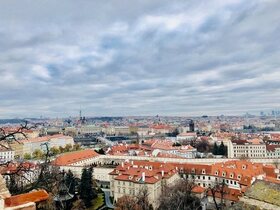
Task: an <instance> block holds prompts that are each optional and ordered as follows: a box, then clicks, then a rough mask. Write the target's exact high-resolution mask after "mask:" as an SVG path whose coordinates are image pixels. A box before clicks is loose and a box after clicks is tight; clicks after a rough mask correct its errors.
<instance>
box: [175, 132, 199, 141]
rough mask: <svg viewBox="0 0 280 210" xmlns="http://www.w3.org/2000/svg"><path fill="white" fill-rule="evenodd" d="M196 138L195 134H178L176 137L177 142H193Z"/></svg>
mask: <svg viewBox="0 0 280 210" xmlns="http://www.w3.org/2000/svg"><path fill="white" fill-rule="evenodd" d="M196 137H197V135H196V133H193V132H192V133H180V134H178V135H177V137H176V138H177V141H184V140H194V139H195V138H196Z"/></svg>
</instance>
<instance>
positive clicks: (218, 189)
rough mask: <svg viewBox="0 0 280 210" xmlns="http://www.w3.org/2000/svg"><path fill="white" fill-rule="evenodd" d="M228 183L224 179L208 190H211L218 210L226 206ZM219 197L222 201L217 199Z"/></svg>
mask: <svg viewBox="0 0 280 210" xmlns="http://www.w3.org/2000/svg"><path fill="white" fill-rule="evenodd" d="M225 188H226V184H225V181H222V182H221V183H216V184H215V185H214V186H213V187H209V188H208V191H210V194H211V195H212V197H213V201H214V204H215V208H216V210H222V209H223V207H224V205H225V204H224V197H225V195H226V190H225ZM217 197H219V198H220V203H218V201H217V199H216V198H217Z"/></svg>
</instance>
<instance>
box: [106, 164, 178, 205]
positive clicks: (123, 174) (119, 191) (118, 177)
mask: <svg viewBox="0 0 280 210" xmlns="http://www.w3.org/2000/svg"><path fill="white" fill-rule="evenodd" d="M109 175H110V190H111V191H110V193H111V196H113V197H114V200H115V201H117V200H118V199H119V198H121V197H122V196H124V195H128V196H135V195H137V194H138V193H139V192H141V191H142V190H144V189H146V190H147V193H148V199H149V202H150V203H151V204H152V205H153V206H154V207H155V208H156V207H157V206H158V201H159V198H160V195H161V190H162V187H163V186H164V185H171V184H172V183H174V182H175V181H176V180H178V179H180V177H179V175H178V174H177V172H176V170H175V167H174V166H173V165H171V164H164V163H159V162H149V161H134V162H133V161H132V162H123V163H122V164H121V165H119V166H117V168H115V169H114V170H113V171H112V172H111V173H110V174H109Z"/></svg>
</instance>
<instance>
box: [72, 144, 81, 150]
mask: <svg viewBox="0 0 280 210" xmlns="http://www.w3.org/2000/svg"><path fill="white" fill-rule="evenodd" d="M80 149H81V145H79V144H74V146H73V150H74V151H77V150H80Z"/></svg>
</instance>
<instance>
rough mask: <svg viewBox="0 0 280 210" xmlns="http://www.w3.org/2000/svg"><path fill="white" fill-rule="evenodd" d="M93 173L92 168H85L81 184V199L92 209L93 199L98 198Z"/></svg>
mask: <svg viewBox="0 0 280 210" xmlns="http://www.w3.org/2000/svg"><path fill="white" fill-rule="evenodd" d="M92 173H93V170H92V168H90V169H86V168H84V169H83V173H82V178H81V183H80V189H79V191H80V198H81V199H82V200H83V201H84V203H85V205H86V207H90V206H91V205H92V203H91V201H92V199H93V198H95V197H97V194H96V192H95V190H94V188H93V182H92Z"/></svg>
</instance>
